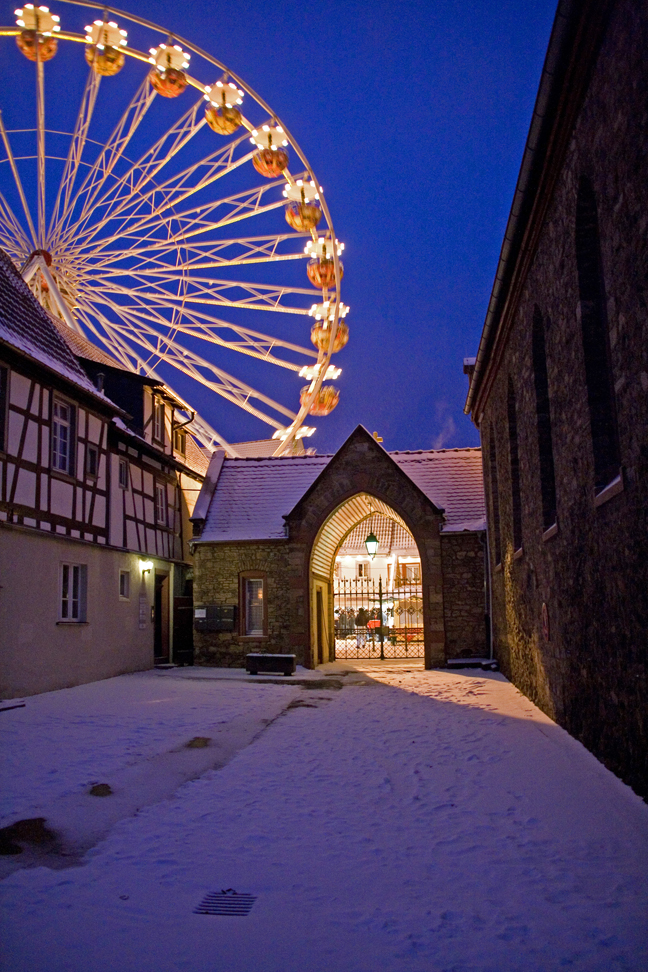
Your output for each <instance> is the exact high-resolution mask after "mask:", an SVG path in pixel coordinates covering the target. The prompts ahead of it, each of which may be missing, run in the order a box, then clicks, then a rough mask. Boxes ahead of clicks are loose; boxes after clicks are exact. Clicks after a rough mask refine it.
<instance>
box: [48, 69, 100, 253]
mask: <svg viewBox="0 0 648 972" xmlns="http://www.w3.org/2000/svg"><path fill="white" fill-rule="evenodd" d="M100 81H101V75H100V74H97V72H96V71H93V70H92V68H90V70H89V73H88V77H87V80H86V84H85V88H84V89H83V96H82V98H81V106H80V108H79V114H78V116H77V120H76V125H75V127H74V134H73V135H72V141H71V142H70V148H69V151H68V157H67V160H66V162H65V169H64V170H63V176H62V178H61V183H60V185H59V189H58V194H57V196H56V202H55V204H54V210H53V212H52V218H51V220H50V228H49V233H48V240H49V241H50V245H55V244H56V241H57V238H58V232H59V229H60V227H61V226H62V225H63V223H64V222H65V220H66V218H67V216H68V213H69V206H70V196H71V194H72V191H73V188H74V182H75V180H76V177H77V174H78V171H79V166H80V164H81V159H82V156H83V150H84V148H85V145H86V139H87V137H88V129H89V128H90V122H91V120H92V114H93V112H94V107H95V102H96V100H97V94H98V93H99V82H100Z"/></svg>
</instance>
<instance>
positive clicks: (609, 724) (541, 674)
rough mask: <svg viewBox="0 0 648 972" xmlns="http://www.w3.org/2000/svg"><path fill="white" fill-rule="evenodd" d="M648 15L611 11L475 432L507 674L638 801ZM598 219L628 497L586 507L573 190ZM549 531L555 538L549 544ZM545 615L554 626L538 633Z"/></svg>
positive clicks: (587, 445)
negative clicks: (587, 192)
mask: <svg viewBox="0 0 648 972" xmlns="http://www.w3.org/2000/svg"><path fill="white" fill-rule="evenodd" d="M647 50H648V17H647V15H646V7H645V5H643V4H638V3H635V2H633V0H621V2H619V3H617V4H616V5H615V7H614V10H613V13H612V17H611V21H610V24H609V28H608V32H607V35H606V38H605V40H604V42H603V45H602V49H601V51H600V54H599V57H598V61H597V65H596V68H595V70H594V74H593V77H592V80H591V82H590V88H589V91H588V93H587V95H586V99H585V102H584V105H583V108H582V110H581V112H580V115H579V117H578V120H577V123H576V126H575V129H574V132H573V136H572V139H571V143H570V145H569V148H568V152H567V157H566V161H565V164H564V166H563V169H562V172H561V174H560V176H559V179H558V183H557V187H556V190H555V194H554V197H553V202H552V205H551V207H550V210H549V213H548V216H547V219H546V222H545V225H544V228H543V231H542V236H541V239H540V242H539V246H538V249H537V252H536V255H535V258H534V261H533V265H532V267H531V269H530V272H529V275H528V277H527V280H526V284H525V287H524V290H523V293H522V295H521V299H520V302H519V305H518V307H517V312H516V317H515V323H514V328H513V330H512V332H511V335H510V338H509V341H508V346H507V348H506V351H505V356H504V359H503V361H502V364H501V367H500V369H499V373H498V376H497V378H496V380H495V384H494V386H493V389H492V392H491V395H490V398H489V400H488V403H487V406H486V409H485V412H484V415H483V418H482V421H481V423H480V427H481V431H482V444H483V448H484V457H485V462H484V473H485V486H486V496H487V506H488V509H489V522H490V530H491V535H492V532H493V531H494V529H495V525H494V522H493V507H492V484H491V483H490V476H489V455H490V450H491V448H492V440H491V435H490V428H491V424H492V427H493V429H494V437H495V440H496V447H497V467H498V479H499V505H500V517H501V541H502V563H501V565H499V566H497V565H496V564H495V562H494V544H493V543H492V544H491V555H492V558H493V560H492V565H491V566H492V571H493V573H492V577H493V615H494V629H495V644H496V650H497V654H498V657H499V660H500V663H501V666H502V670H503V671H504V672H505V673H506V674H507V675H508V676H509V677H510V678H511V679H512V680H513V681H514V682H515V684H516V685H517V686H518V687H519V688H520V689H521V690H522V691H523V692H524V693H525V694H526V695H528V696H529V697H530V698H531V699H533V701H534V702H536V703H537V704H538V705H539V706H540V707H541V708H542V709H544V711H545V712H547V713H548V714H549V715H550V716H552V717H553V718H555V719H557V721H558V722H560V723H561V724H562V725H563V726H564V727H565V728H566V729H567V730H568V731H569V732H571V733H572V734H573V735H574V736H576V737H577V738H578V739H580V740H581V741H582V742H583V743H584V744H585V745H586V746H587V747H588V748H589V749H590V750H591V751H592V752H594V753H595V755H597V756H598V757H599V758H600V759H601V760H602V761H603V762H604V763H605V764H606V765H607V766H609V767H610V768H611V769H612V770H614V772H616V773H617V774H619V775H620V776H621V777H622V778H623V779H624V780H626V782H628V783H629V784H631V785H632V786H634V787H635V789H636V790H637V792H639V793H642V794H644V795H648V763H647V753H648V706H647V705H646V697H647V692H648V680H647V669H646V630H647V627H648V625H647V621H648V609H647V605H648V599H647V593H646V592H647V590H648V572H647V564H648V545H647V540H646V538H647V537H648V408H647V392H648V239H647V238H648V190H647V186H648V180H647V179H646V158H648V71H647V64H648V61H647V59H646V51H647ZM581 176H586V177H587V178H589V180H590V181H591V183H592V185H593V188H594V191H595V194H596V198H597V205H598V219H599V229H600V241H601V256H602V270H603V276H604V281H605V290H606V297H607V315H608V324H609V338H610V351H611V366H612V372H613V382H614V391H615V396H616V409H617V418H618V428H619V439H620V451H621V464H622V471H623V491H622V492H619V493H618V494H617V495H614V496H612V497H611V498H610V499H609V500H608V501H607V502H605V503H603V504H602V505H596V504H595V502H594V498H595V497H594V460H593V451H592V444H591V432H590V423H589V413H588V403H587V390H586V383H585V365H584V356H583V343H582V336H581V325H580V307H579V290H578V278H577V266H576V253H575V216H576V196H577V188H578V183H579V179H580V178H581ZM536 304H537V306H538V307H539V309H540V312H541V313H542V315H543V318H544V321H545V336H546V355H547V371H548V383H549V399H550V411H551V423H552V443H553V453H554V464H555V478H556V494H557V526H556V530H555V531H549V532H546V533H545V534H544V536H543V520H542V502H541V491H540V465H539V453H538V438H537V428H536V413H535V390H534V379H533V369H532V348H531V325H532V319H533V313H534V306H535V305H536ZM509 377H510V378H511V380H512V382H513V385H514V388H515V394H516V399H517V424H518V439H519V458H520V480H521V495H522V552H521V554H520V553H517V554H516V555H515V556H514V552H513V538H512V500H511V476H510V453H509V442H508V426H507V382H508V379H509ZM549 533H551V535H549ZM543 604H544V605H545V606H546V612H547V621H548V627H547V626H546V625H545V627H544V628H543V619H542V612H543Z"/></svg>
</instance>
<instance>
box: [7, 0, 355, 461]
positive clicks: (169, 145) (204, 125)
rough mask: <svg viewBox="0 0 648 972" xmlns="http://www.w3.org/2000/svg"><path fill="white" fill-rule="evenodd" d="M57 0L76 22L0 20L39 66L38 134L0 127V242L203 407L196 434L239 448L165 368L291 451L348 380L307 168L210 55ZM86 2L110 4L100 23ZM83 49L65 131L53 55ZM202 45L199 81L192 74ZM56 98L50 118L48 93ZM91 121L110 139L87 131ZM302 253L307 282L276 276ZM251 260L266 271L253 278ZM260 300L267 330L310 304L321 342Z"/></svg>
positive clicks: (335, 276) (50, 305)
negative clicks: (128, 79) (267, 381)
mask: <svg viewBox="0 0 648 972" xmlns="http://www.w3.org/2000/svg"><path fill="white" fill-rule="evenodd" d="M58 2H59V3H62V4H65V5H66V6H65V7H64V8H62V9H64V10H65V11H66V13H67V14H69V20H70V26H73V24H72V21H73V19H74V16H76V17H77V19H78V22H79V25H81V24H83V25H84V29H83V32H74V31H72V30H68V29H67V26H68V25H66V23H65V20H66V19H68V18H67V17H64V18H63V20H61V18H60V17H59V16H58V15H56V14H54V13H52V12H51V11H50V10H49V8H48V7H45V6H35V5H33V4H26V5H25V6H24V7H22V8H20V9H18V10H16V11H15V17H16V23H15V26H11V27H1V28H0V36H3V37H5V38H7V39H8V38H10V37H14V38H15V41H16V43H17V45H18V48H19V50H20V51H21V52H22V54H23V55H24V56H25V57H26V58H28V59H29V60H30V61H32V62H34V65H35V75H36V77H35V88H36V112H35V114H36V128H35V129H25V128H23V127H22V125H21V127H20V128H19V129H18V128H15V129H7V128H5V124H4V121H3V120H2V119H1V117H0V136H1V140H2V145H3V146H4V155H5V157H4V158H3V159H0V179H1V182H0V189H2V192H1V193H0V245H2V246H3V247H4V248H5V249H6V250H7V252H8V253H9V255H10V256H11V257H12V259H13V260H14V261H15V262H16V263H17V265H18V266H20V267H21V272H22V274H23V278H24V279H25V280H26V281H27V282H28V284H29V286H30V287H31V288H32V290H33V291H34V293H35V294H36V296H37V298H38V299H39V301H40V302H41V304H42V305H43V306H44V307H45V308H46V309H47V310H48V311H49V312H50V313H52V314H54V315H56V316H57V317H59V318H60V319H61V320H62V321H64V322H65V323H66V324H67V325H68V326H69V327H71V328H73V329H75V330H77V331H79V332H80V333H85V335H86V336H88V337H89V338H90V339H91V340H92V341H94V342H95V343H98V344H99V345H100V346H101V345H103V346H104V348H105V349H106V350H107V351H108V352H109V353H110V354H111V355H112V356H113V357H114V358H115V359H117V361H118V362H119V363H120V364H121V365H122V366H124V367H126V368H128V369H131V370H133V371H135V372H137V373H140V374H145V375H147V376H149V377H153V378H158V379H160V380H163V381H164V383H165V384H166V386H167V388H168V389H169V391H170V392H171V393H172V394H173V395H174V396H175V397H176V398H177V399H178V400H179V401H180V402H181V404H182V405H183V408H184V411H185V413H186V415H187V416H189V417H191V416H193V420H192V421H191V424H190V425H189V428H190V430H191V431H192V432H193V434H194V435H195V436H196V438H197V439H198V441H199V442H200V443H201V444H202V445H203V446H205V447H207V448H210V447H214V445H215V444H219V445H221V446H224V447H225V448H227V449H230V450H231V452H232V454H234V455H235V454H236V453H235V451H234V450H233V449H232V448H231V446H230V445H229V443H228V442H227V441H226V440H225V439H224V438H223V437H222V436H221V435H220V434H219V433H218V432H217V431H216V430H215V429H214V428H212V427H211V425H209V423H208V422H207V421H205V420H204V419H203V418H201V417H200V416H198V414H197V413H196V412H195V410H194V409H193V408H192V406H191V405H190V404H189V402H188V401H187V399H186V397H185V396H183V395H178V394H177V393H175V392H173V389H172V388H171V386H170V385H169V383H168V381H167V377H166V376H167V373H170V368H172V369H175V371H176V372H180V373H182V375H184V376H187V377H188V378H190V379H193V381H195V382H198V383H200V384H201V385H203V386H205V387H207V388H208V389H211V390H212V391H214V392H216V393H217V394H218V395H221V396H222V397H223V398H224V399H226V400H228V401H229V402H232V403H234V404H235V405H237V406H239V407H241V408H242V409H244V410H245V411H247V412H248V413H250V414H252V415H254V416H256V417H257V418H258V419H261V420H262V421H263V422H266V423H267V424H268V425H269V426H271V427H272V429H273V430H274V431H273V438H275V439H277V449H276V452H275V455H281V454H287V453H289V452H290V451H291V450H292V449H293V448H294V443H295V441H296V440H297V439H299V438H302V437H303V436H308V435H310V434H311V433H312V432H313V431H314V429H313V428H312V427H309V426H307V425H306V424H305V422H306V421H307V419H308V416H309V415H327V414H329V413H330V412H331V411H332V409H333V408H334V407H335V406H336V404H337V401H338V392H337V389H336V388H335V386H334V385H331V384H324V382H329V381H330V380H334V379H335V378H337V377H338V375H339V374H340V370H339V369H338V368H336V367H334V366H333V365H332V364H331V357H332V355H333V354H335V353H336V352H337V351H339V350H341V348H343V347H344V345H345V344H346V342H347V340H348V333H349V332H348V327H347V325H346V323H345V322H344V317H345V316H346V313H347V311H348V307H345V306H344V304H343V303H342V302H341V298H340V281H341V278H342V274H343V266H342V262H341V260H340V254H341V252H342V249H343V244H340V243H339V242H338V241H337V239H336V236H335V233H334V230H333V224H332V222H331V217H330V213H329V210H328V206H327V204H326V200H325V199H324V195H323V190H322V188H321V186H320V185H319V182H318V180H317V179H316V177H315V174H314V173H313V171H312V169H311V167H310V165H309V164H308V161H307V160H306V158H305V156H304V154H303V152H302V151H301V150H300V148H299V146H298V145H297V142H296V141H295V139H294V138H293V137H292V136H291V135H290V133H289V132H288V131H287V129H286V127H285V126H284V125H282V124H281V122H280V120H279V119H278V118H277V116H276V114H274V113H273V112H272V110H271V109H270V108H269V107H268V105H267V104H266V103H265V102H264V101H263V100H262V99H261V98H260V97H259V96H258V95H257V94H256V93H255V92H254V91H253V90H252V89H251V88H250V87H249V86H248V85H246V84H245V82H244V81H243V80H241V79H240V78H239V77H237V76H236V75H235V74H233V73H232V72H231V71H229V69H227V68H226V67H225V66H224V65H223V64H221V63H220V62H219V61H217V60H216V59H215V58H213V57H211V56H210V55H209V54H207V53H205V52H204V51H202V50H201V49H200V48H198V47H196V46H194V45H192V44H191V43H189V42H188V41H186V40H184V39H182V38H180V37H178V36H177V35H171V34H169V33H168V32H167V31H165V30H164V29H162V28H160V27H158V26H157V25H155V24H152V23H150V22H149V21H147V20H143V19H142V18H139V17H136V16H133V15H131V14H128V13H124V12H122V11H116V10H112V11H111V10H110V9H109V8H105V7H102V6H99V5H96V4H93V3H88V2H84V0H58ZM88 8H89V9H90V10H91V11H95V14H96V12H97V11H99V12H100V13H99V16H98V19H95V20H92V16H91V15H89V13H88ZM124 25H127V26H132V25H136V26H134V28H133V29H135V30H137V31H138V37H139V36H141V37H144V38H146V39H147V40H149V41H150V42H151V46H150V48H149V49H148V50H147V51H142V50H136V49H134V48H133V47H131V46H130V45H129V41H128V32H127V30H126V28H125V26H124ZM79 46H83V47H84V52H85V60H86V62H87V64H88V76H87V81H86V83H85V88H84V90H83V95H82V97H81V102H80V107H79V111H78V115H77V118H76V123H75V125H74V127H73V131H72V132H71V133H68V134H66V133H63V132H60V131H59V130H58V128H59V127H60V126H56V125H53V126H52V127H48V126H47V125H46V112H45V107H46V77H47V72H48V67H47V62H48V61H51V59H52V58H53V57H54V56H55V55H56V54H57V52H59V58H60V56H61V54H60V49H61V47H63V48H65V49H69V50H70V54H68V53H67V50H66V53H65V55H64V56H65V57H70V56H71V55H72V56H74V58H75V59H76V63H78V59H79V55H80V50H78V48H79ZM142 46H143V45H142ZM77 51H78V53H77ZM16 56H18V54H17V53H16ZM192 57H193V62H194V64H196V65H197V70H196V74H197V73H198V70H199V71H200V74H201V79H200V80H198V78H197V77H194V76H193V74H191V73H189V68H190V63H191V59H192ZM142 68H144V70H142ZM122 69H124V73H125V74H126V73H127V72H130V74H131V75H132V81H133V84H132V88H131V91H132V89H133V88H135V89H136V90H135V93H134V94H133V95H132V97H131V100H130V102H129V103H125V104H122V103H120V104H114V103H113V100H114V99H113V98H112V97H111V90H110V86H111V83H114V82H111V78H112V77H113V76H115V75H116V74H118V73H119V72H121V71H122ZM122 77H123V76H122ZM122 89H123V86H122ZM48 94H49V93H48ZM196 95H197V98H196ZM59 96H60V93H59ZM192 96H193V97H192ZM158 98H163V99H165V104H169V101H170V99H173V106H178V107H177V111H175V112H174V120H172V121H171V123H170V124H169V120H168V117H167V118H166V120H165V121H164V122H163V123H162V124H160V115H158V116H157V117H156V118H154V117H153V116H154V115H155V112H154V111H150V109H151V107H152V105H153V104H154V102H155V100H156V99H158ZM176 99H177V100H176ZM115 100H116V99H115ZM47 105H48V113H49V109H50V100H49V97H48V102H47ZM161 114H162V117H164V115H165V114H166V115H167V116H168V110H167V111H166V112H164V113H161ZM107 118H108V119H110V123H109V125H108V126H106V119H107ZM97 119H100V120H101V123H102V125H101V126H99V127H100V128H101V127H103V128H104V129H105V130H106V131H110V134H109V135H108V136H107V137H105V136H104V137H101V136H97V135H96V134H95V130H94V129H95V127H96V126H95V125H94V124H93V122H94V121H96V120H97ZM10 136H11V138H10ZM26 138H29V139H30V140H31V141H30V145H29V146H27V143H26V142H25V139H26ZM62 138H64V140H65V144H64V145H63V146H62V143H61V139H62ZM15 140H19V141H20V142H21V145H22V146H23V150H22V151H20V152H19V153H15V152H14V150H13V146H12V142H14V141H15ZM52 144H54V146H55V147H54V148H53V149H51V148H50V145H52ZM291 155H292V157H293V159H294V161H295V162H296V165H297V171H291V169H290V167H289V165H290V156H291ZM228 183H229V184H230V188H231V194H230V195H226V193H227V191H228ZM52 185H53V186H54V187H55V188H54V189H53V190H51V189H50V186H52ZM32 188H33V189H34V191H33V192H31V197H32V198H31V205H30V199H29V198H28V197H29V196H30V189H32ZM46 189H47V192H46ZM34 211H35V212H34ZM282 211H284V213H285V220H286V222H287V223H288V227H286V225H285V223H284V222H283V221H282V220H280V218H279V217H278V213H279V214H281V212H282ZM300 258H301V259H307V260H308V263H307V265H306V267H305V272H304V274H303V284H304V286H298V285H294V284H295V279H294V278H295V274H294V272H293V273H292V277H293V285H291V284H290V283H288V282H286V283H277V282H275V279H274V277H278V276H280V274H279V271H280V270H281V268H282V267H283V268H289V267H290V263H289V262H288V261H295V260H298V259H300ZM259 265H265V267H263V270H259V272H258V275H259V276H260V277H261V278H262V279H261V281H260V282H255V281H254V275H255V274H254V269H255V267H259ZM273 275H274V276H273ZM285 275H286V276H287V275H288V273H287V270H286V272H285ZM298 283H301V280H300V281H298ZM306 284H309V286H305V285H306ZM261 311H265V312H268V313H269V314H270V316H271V319H272V325H273V326H272V327H270V328H268V330H271V331H273V332H278V331H281V330H282V326H281V324H282V322H283V324H284V327H283V330H284V332H285V331H286V330H288V325H289V324H293V322H294V318H288V317H287V315H302V316H303V317H304V318H306V320H305V321H304V324H306V325H311V335H310V336H311V343H312V345H314V347H303V346H301V345H300V344H297V343H295V342H293V341H289V340H285V339H283V338H282V337H280V336H277V334H276V333H271V334H267V333H265V332H264V329H259V328H258V327H254V328H252V327H250V326H248V322H249V321H250V320H252V321H253V322H254V323H255V324H256V323H257V322H258V321H261V320H264V318H263V315H262V314H260V312H261ZM221 315H224V316H221ZM273 315H275V316H274V317H273ZM276 315H280V316H279V317H276ZM226 318H228V319H226ZM265 319H267V318H265ZM276 324H278V325H279V326H278V327H277V326H275V325H276ZM217 346H218V347H221V348H225V349H229V350H231V351H235V352H238V354H240V355H248V356H251V357H253V358H258V359H261V360H262V361H264V362H267V363H268V364H270V365H274V366H275V367H277V368H283V369H285V370H286V371H288V372H296V373H297V374H298V375H299V376H301V377H302V379H305V380H306V382H307V383H306V384H305V385H304V386H303V387H302V390H301V395H300V401H299V406H296V403H295V406H294V407H295V408H296V410H291V408H289V407H287V406H286V405H284V404H282V403H280V402H277V401H275V400H273V398H271V397H270V396H268V395H265V394H263V393H262V392H261V391H257V390H255V389H254V388H253V387H251V385H249V384H247V383H246V382H245V381H243V380H241V379H239V378H237V377H235V376H234V375H232V374H229V373H228V372H227V371H225V370H223V369H222V368H221V367H219V366H218V365H217V364H216V363H215V362H214V360H212V359H213V358H215V357H216V355H215V353H214V349H215V347H217ZM240 360H241V361H243V359H240ZM160 366H163V371H164V376H163V377H161V375H160V373H159V371H158V370H156V369H159V368H160ZM295 397H296V396H295Z"/></svg>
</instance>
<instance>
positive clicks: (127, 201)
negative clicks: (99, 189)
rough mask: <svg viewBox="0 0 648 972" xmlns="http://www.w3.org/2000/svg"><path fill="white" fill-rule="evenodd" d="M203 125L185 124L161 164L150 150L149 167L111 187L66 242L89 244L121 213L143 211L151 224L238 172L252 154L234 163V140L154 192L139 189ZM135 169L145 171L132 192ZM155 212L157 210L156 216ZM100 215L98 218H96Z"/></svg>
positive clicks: (238, 141)
mask: <svg viewBox="0 0 648 972" xmlns="http://www.w3.org/2000/svg"><path fill="white" fill-rule="evenodd" d="M200 104H201V102H199V103H198V105H200ZM198 105H196V106H194V109H192V114H193V115H195V112H196V111H197V108H198ZM190 120H191V119H189V121H190ZM194 122H195V119H194ZM203 122H204V119H203V120H202V121H201V122H195V124H194V125H193V127H190V126H189V124H188V123H187V124H185V125H184V126H181V127H180V130H179V131H178V132H176V133H175V134H176V140H175V142H174V143H173V145H172V146H171V149H170V150H169V152H168V153H167V155H166V156H165V157H164V158H163V159H162V160H160V159H159V158H157V154H156V152H155V149H156V146H154V147H153V149H151V152H152V153H153V159H152V160H150V161H149V162H148V163H146V162H139V163H136V164H135V165H133V166H132V167H131V169H130V170H129V172H128V173H126V174H125V175H124V176H123V177H122V179H120V180H119V181H118V183H117V185H116V186H111V189H110V190H109V192H108V193H106V195H105V196H104V197H103V198H102V199H100V200H98V201H97V203H96V205H95V206H94V207H93V209H92V211H90V212H89V213H88V214H87V215H86V217H85V224H86V225H85V229H82V228H81V226H80V225H79V224H78V223H77V224H76V225H75V226H74V227H71V228H70V229H69V230H68V233H67V235H66V240H72V239H74V240H75V241H79V240H85V241H88V240H90V239H93V238H94V237H96V236H97V234H98V233H99V232H101V230H102V229H103V227H104V226H105V225H106V224H107V223H109V222H110V221H111V220H113V219H115V218H116V217H118V216H120V215H121V214H122V213H124V214H128V218H129V219H134V218H139V219H142V218H143V217H142V215H141V214H138V211H139V210H145V211H146V217H145V218H147V219H149V220H150V219H151V218H152V217H155V216H156V215H159V213H161V212H163V211H165V210H167V209H168V208H169V207H170V206H174V205H177V204H178V201H179V200H181V199H183V198H187V197H188V196H190V195H192V194H193V193H194V192H198V191H199V190H201V189H204V188H205V187H207V186H209V185H211V184H212V183H213V182H215V181H216V180H217V179H219V178H221V177H222V176H224V175H226V174H227V173H228V172H230V171H231V170H232V169H234V168H237V167H238V166H239V165H241V164H242V163H243V162H245V161H247V159H248V158H249V157H250V154H252V153H248V155H246V156H245V157H243V158H241V159H238V160H236V161H235V160H234V150H235V149H236V147H237V146H238V145H240V144H241V142H243V141H244V137H241V138H238V139H236V140H235V141H234V142H231V143H229V144H228V145H226V146H225V147H224V148H221V149H219V150H218V151H217V152H214V153H212V154H211V155H210V156H207V158H205V159H203V160H201V161H200V162H197V163H195V164H194V165H192V166H190V167H188V168H187V169H185V170H184V171H183V172H181V173H178V174H177V175H175V176H173V177H172V178H170V179H169V180H167V182H166V183H162V184H161V185H159V186H155V187H154V188H152V189H150V190H149V192H148V193H144V194H142V192H141V189H142V188H143V187H144V186H145V185H146V184H147V183H149V182H151V181H152V179H153V178H154V176H155V175H156V174H157V173H158V172H159V171H160V170H161V169H162V168H163V167H164V166H165V165H166V164H167V162H168V161H169V160H170V159H171V158H172V157H173V155H175V154H177V152H179V151H180V149H181V148H182V147H183V146H184V145H185V144H186V143H187V142H188V141H189V140H190V138H192V137H193V135H194V134H195V133H196V132H197V131H199V129H200V128H201V127H202V124H203ZM173 134H174V130H173V129H172V130H170V131H169V132H167V135H166V136H165V138H164V139H161V140H160V142H161V143H162V145H163V144H164V142H165V141H166V139H167V138H170V137H171V136H172V135H173ZM145 158H146V157H145ZM205 166H208V167H209V171H208V173H207V174H204V173H203V174H202V175H201V178H200V179H199V180H198V184H197V185H195V186H191V187H190V188H189V189H187V185H186V184H187V181H188V180H189V178H190V177H191V176H192V175H193V174H195V173H196V172H200V169H201V168H204V167H205ZM138 167H140V168H144V169H145V170H146V171H145V172H144V175H143V176H142V178H141V179H140V182H139V183H138V184H137V185H136V186H135V187H134V188H132V187H131V183H132V182H133V181H134V177H135V173H136V171H137V170H138ZM149 170H150V171H149ZM174 194H175V195H174ZM158 196H161V197H162V199H161V200H159V201H158V199H157V197H158ZM102 207H103V211H102ZM156 207H157V209H156ZM157 210H159V213H158V212H157ZM100 212H101V215H100V217H99V213H100ZM93 215H94V216H95V217H97V218H96V220H95V222H90V220H91V219H92V216H93Z"/></svg>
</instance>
